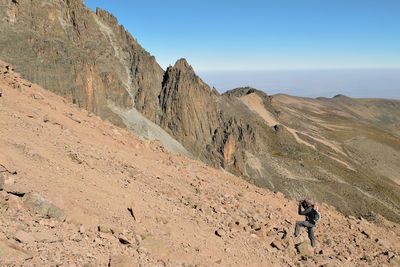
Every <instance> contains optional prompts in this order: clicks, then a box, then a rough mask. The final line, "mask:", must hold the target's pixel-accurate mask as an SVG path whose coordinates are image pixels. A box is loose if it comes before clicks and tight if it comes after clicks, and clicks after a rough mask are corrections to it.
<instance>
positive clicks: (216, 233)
mask: <svg viewBox="0 0 400 267" xmlns="http://www.w3.org/2000/svg"><path fill="white" fill-rule="evenodd" d="M215 235H216V236H219V237H223V236H225V235H226V231H225V230H224V229H222V228H220V229H218V230H216V231H215Z"/></svg>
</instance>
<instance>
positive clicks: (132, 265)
mask: <svg viewBox="0 0 400 267" xmlns="http://www.w3.org/2000/svg"><path fill="white" fill-rule="evenodd" d="M108 266H110V267H137V266H138V264H137V263H136V261H135V260H134V259H133V258H130V257H127V256H112V257H111V258H110V263H109V265H108Z"/></svg>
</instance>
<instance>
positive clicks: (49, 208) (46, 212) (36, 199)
mask: <svg viewBox="0 0 400 267" xmlns="http://www.w3.org/2000/svg"><path fill="white" fill-rule="evenodd" d="M24 205H25V206H26V207H27V208H28V209H29V210H30V211H32V212H36V213H38V214H40V215H42V216H45V217H48V218H53V219H56V220H57V221H60V222H63V221H65V219H66V217H67V215H66V213H65V211H64V210H62V209H60V208H59V207H57V206H55V205H54V204H53V203H51V202H50V201H49V200H47V199H45V198H43V197H42V196H41V195H39V194H36V193H29V194H26V195H25V196H24Z"/></svg>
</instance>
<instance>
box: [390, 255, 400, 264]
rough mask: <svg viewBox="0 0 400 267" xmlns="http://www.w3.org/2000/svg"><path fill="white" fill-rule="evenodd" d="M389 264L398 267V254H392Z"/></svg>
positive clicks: (399, 258) (399, 260)
mask: <svg viewBox="0 0 400 267" xmlns="http://www.w3.org/2000/svg"><path fill="white" fill-rule="evenodd" d="M389 263H390V265H391V266H395V267H400V256H393V257H391V258H390V259H389Z"/></svg>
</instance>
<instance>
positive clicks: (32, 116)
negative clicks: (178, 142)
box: [0, 63, 400, 266]
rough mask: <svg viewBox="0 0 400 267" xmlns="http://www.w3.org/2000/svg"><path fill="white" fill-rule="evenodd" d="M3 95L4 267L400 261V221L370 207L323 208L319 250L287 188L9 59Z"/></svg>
mask: <svg viewBox="0 0 400 267" xmlns="http://www.w3.org/2000/svg"><path fill="white" fill-rule="evenodd" d="M0 92H1V97H0V123H1V124H0V125H1V127H0V164H1V165H0V169H1V170H2V171H4V172H3V173H2V176H1V177H3V180H4V182H5V184H4V186H2V183H1V180H2V178H1V177H0V187H1V188H3V189H4V190H2V191H0V199H1V201H0V209H1V214H2V216H1V217H0V240H1V241H0V265H1V266H108V265H109V266H321V265H324V264H325V265H324V266H386V265H393V266H396V265H395V264H398V262H399V261H400V259H399V254H400V226H399V225H397V224H394V223H391V222H388V221H386V220H384V219H383V218H381V217H380V216H377V215H375V216H374V215H371V217H370V218H369V219H371V220H372V221H374V222H375V223H373V222H368V221H366V220H365V219H356V218H354V217H344V216H342V215H341V214H339V213H338V212H336V210H335V209H334V208H332V207H329V206H326V205H322V208H323V218H322V220H321V221H320V223H319V225H318V227H317V229H316V235H317V239H318V242H319V244H318V248H317V249H316V250H315V251H311V250H310V251H309V250H308V248H309V247H308V244H307V238H306V234H305V231H303V232H302V236H301V237H300V238H297V239H295V238H294V237H293V234H292V233H293V228H294V223H295V221H296V220H300V219H302V217H301V216H298V215H297V214H296V211H297V205H296V203H295V202H294V201H289V200H287V199H285V198H284V197H283V196H282V195H281V194H279V193H273V192H270V191H267V190H265V189H260V188H257V187H255V186H253V185H250V184H248V183H246V182H245V181H243V180H242V179H240V178H237V177H234V176H232V175H229V174H226V173H224V172H222V171H219V170H215V169H212V168H209V167H207V166H205V165H204V164H202V163H200V162H197V161H193V160H190V159H187V158H185V157H182V156H177V155H174V154H171V153H169V152H166V151H165V150H164V148H162V147H161V146H160V145H159V144H158V143H157V142H148V141H144V140H140V139H139V138H137V137H135V136H134V135H133V134H132V133H129V132H128V131H126V130H124V129H119V128H117V127H115V126H113V125H112V124H110V123H108V122H104V121H102V120H100V119H99V118H98V117H96V116H94V115H92V114H90V113H88V112H86V111H84V110H79V109H78V108H76V107H75V106H73V105H71V104H68V103H67V102H66V101H65V100H64V99H63V98H61V97H59V96H56V95H54V94H52V93H50V92H49V91H46V90H43V89H41V88H39V87H38V86H36V85H34V84H31V83H30V82H28V81H25V80H23V79H21V78H19V77H18V75H17V74H15V73H13V72H12V71H11V70H10V67H8V69H7V67H6V64H5V63H1V64H0ZM15 171H16V172H17V174H12V173H13V172H15ZM31 192H34V193H38V194H40V195H41V196H43V197H44V198H45V199H47V200H49V201H51V202H52V203H53V204H54V205H55V206H57V207H59V208H61V209H63V210H65V212H66V214H67V217H66V220H65V221H63V219H61V220H60V219H59V218H58V217H53V218H48V217H49V216H42V215H43V214H42V215H40V212H39V214H37V213H35V212H33V210H32V209H30V208H29V206H28V204H27V197H28V196H29V195H30V193H31ZM50 217H51V216H50ZM57 219H59V220H57ZM272 243H274V244H273V245H271V244H272ZM299 244H300V248H299V250H300V252H299V251H297V249H296V245H299ZM303 246H304V247H303ZM396 262H397V263H396ZM123 264H126V265H123Z"/></svg>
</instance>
